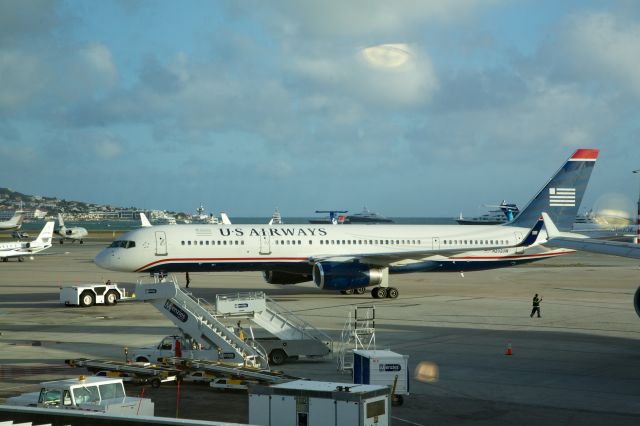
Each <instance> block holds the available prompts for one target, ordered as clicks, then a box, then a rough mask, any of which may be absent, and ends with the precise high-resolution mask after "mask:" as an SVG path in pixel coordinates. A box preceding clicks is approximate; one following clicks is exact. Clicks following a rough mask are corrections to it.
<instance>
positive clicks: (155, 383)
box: [151, 377, 162, 389]
mask: <svg viewBox="0 0 640 426" xmlns="http://www.w3.org/2000/svg"><path fill="white" fill-rule="evenodd" d="M160 384H162V382H161V381H160V379H158V378H157V377H154V378H153V379H151V387H153V388H156V389H157V388H159V387H160Z"/></svg>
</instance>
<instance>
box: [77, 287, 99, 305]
mask: <svg viewBox="0 0 640 426" xmlns="http://www.w3.org/2000/svg"><path fill="white" fill-rule="evenodd" d="M86 296H89V297H90V302H87V298H86ZM95 303H96V296H94V294H93V293H92V292H90V291H88V290H87V291H83V292H82V294H81V295H80V306H82V307H83V308H88V307H89V306H93V305H94V304H95Z"/></svg>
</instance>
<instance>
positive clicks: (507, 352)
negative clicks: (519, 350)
mask: <svg viewBox="0 0 640 426" xmlns="http://www.w3.org/2000/svg"><path fill="white" fill-rule="evenodd" d="M504 354H505V355H509V356H511V355H513V349H511V343H507V350H506V351H505V353H504Z"/></svg>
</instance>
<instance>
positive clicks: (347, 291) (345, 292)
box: [342, 288, 353, 296]
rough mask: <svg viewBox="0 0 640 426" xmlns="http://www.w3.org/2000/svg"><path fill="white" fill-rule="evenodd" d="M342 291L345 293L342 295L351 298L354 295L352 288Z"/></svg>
mask: <svg viewBox="0 0 640 426" xmlns="http://www.w3.org/2000/svg"><path fill="white" fill-rule="evenodd" d="M342 291H343V293H342V294H346V295H347V296H350V295H352V294H353V289H352V288H350V289H348V290H342Z"/></svg>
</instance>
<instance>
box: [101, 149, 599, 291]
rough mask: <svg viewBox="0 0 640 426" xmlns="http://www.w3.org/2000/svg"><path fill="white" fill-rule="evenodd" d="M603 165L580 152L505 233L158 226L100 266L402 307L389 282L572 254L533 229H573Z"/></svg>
mask: <svg viewBox="0 0 640 426" xmlns="http://www.w3.org/2000/svg"><path fill="white" fill-rule="evenodd" d="M597 157H598V150H596V149H579V150H577V151H576V152H575V153H574V154H573V155H572V156H571V157H570V158H569V159H568V160H567V161H566V162H565V163H564V164H563V166H562V167H561V168H560V169H559V170H558V172H557V173H556V174H555V175H554V176H553V177H552V178H551V180H550V181H549V182H548V183H547V184H546V185H545V186H544V187H543V188H542V189H541V190H540V191H539V192H538V193H537V194H536V195H535V197H533V199H532V200H531V201H530V202H529V204H528V205H527V206H526V207H525V208H524V209H523V210H522V211H521V212H520V213H519V215H518V216H517V217H516V218H515V219H514V220H513V221H512V222H509V223H508V224H504V225H478V226H464V225H375V226H372V225H349V226H340V225H335V226H334V225H180V226H154V227H151V228H140V229H136V230H134V231H130V232H128V233H126V234H124V235H122V236H121V237H119V238H118V239H117V240H115V241H113V243H112V244H111V245H110V246H109V247H108V248H105V249H104V250H102V251H101V252H100V253H98V255H97V256H96V258H95V262H96V264H98V265H99V266H101V267H102V268H105V269H110V270H115V271H128V272H150V273H168V272H201V271H263V275H264V278H265V280H266V281H267V282H268V283H272V284H295V283H301V282H305V281H313V282H314V283H315V284H316V285H317V286H318V287H320V288H321V289H323V290H339V291H342V292H343V293H348V294H351V293H353V292H354V291H355V292H356V293H358V294H362V293H364V291H365V288H366V287H369V286H373V289H372V290H371V294H372V296H373V297H374V298H382V297H390V298H396V297H398V289H397V288H395V287H389V273H392V274H394V273H406V272H434V271H453V272H464V271H470V270H483V269H491V268H499V267H504V266H512V265H518V264H522V263H526V262H532V261H536V260H541V259H545V258H549V257H553V256H558V255H560V254H565V253H571V252H573V250H566V249H558V250H550V249H547V248H544V247H541V246H540V245H539V242H537V241H536V240H537V233H538V231H539V228H541V227H542V222H541V221H540V225H539V227H538V229H537V230H536V228H535V226H534V225H537V224H538V219H539V217H540V213H541V212H543V211H546V212H547V213H549V215H550V216H551V217H552V218H553V220H554V221H555V222H556V223H557V224H558V226H560V227H561V228H562V229H570V228H571V225H572V223H573V220H574V219H575V216H576V213H577V212H578V208H579V207H580V203H581V201H582V197H583V195H584V192H585V190H586V187H587V183H588V181H589V177H590V175H591V171H592V170H593V167H594V165H595V161H596V159H597ZM535 161H546V159H545V158H536V159H535ZM532 228H533V229H532Z"/></svg>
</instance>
